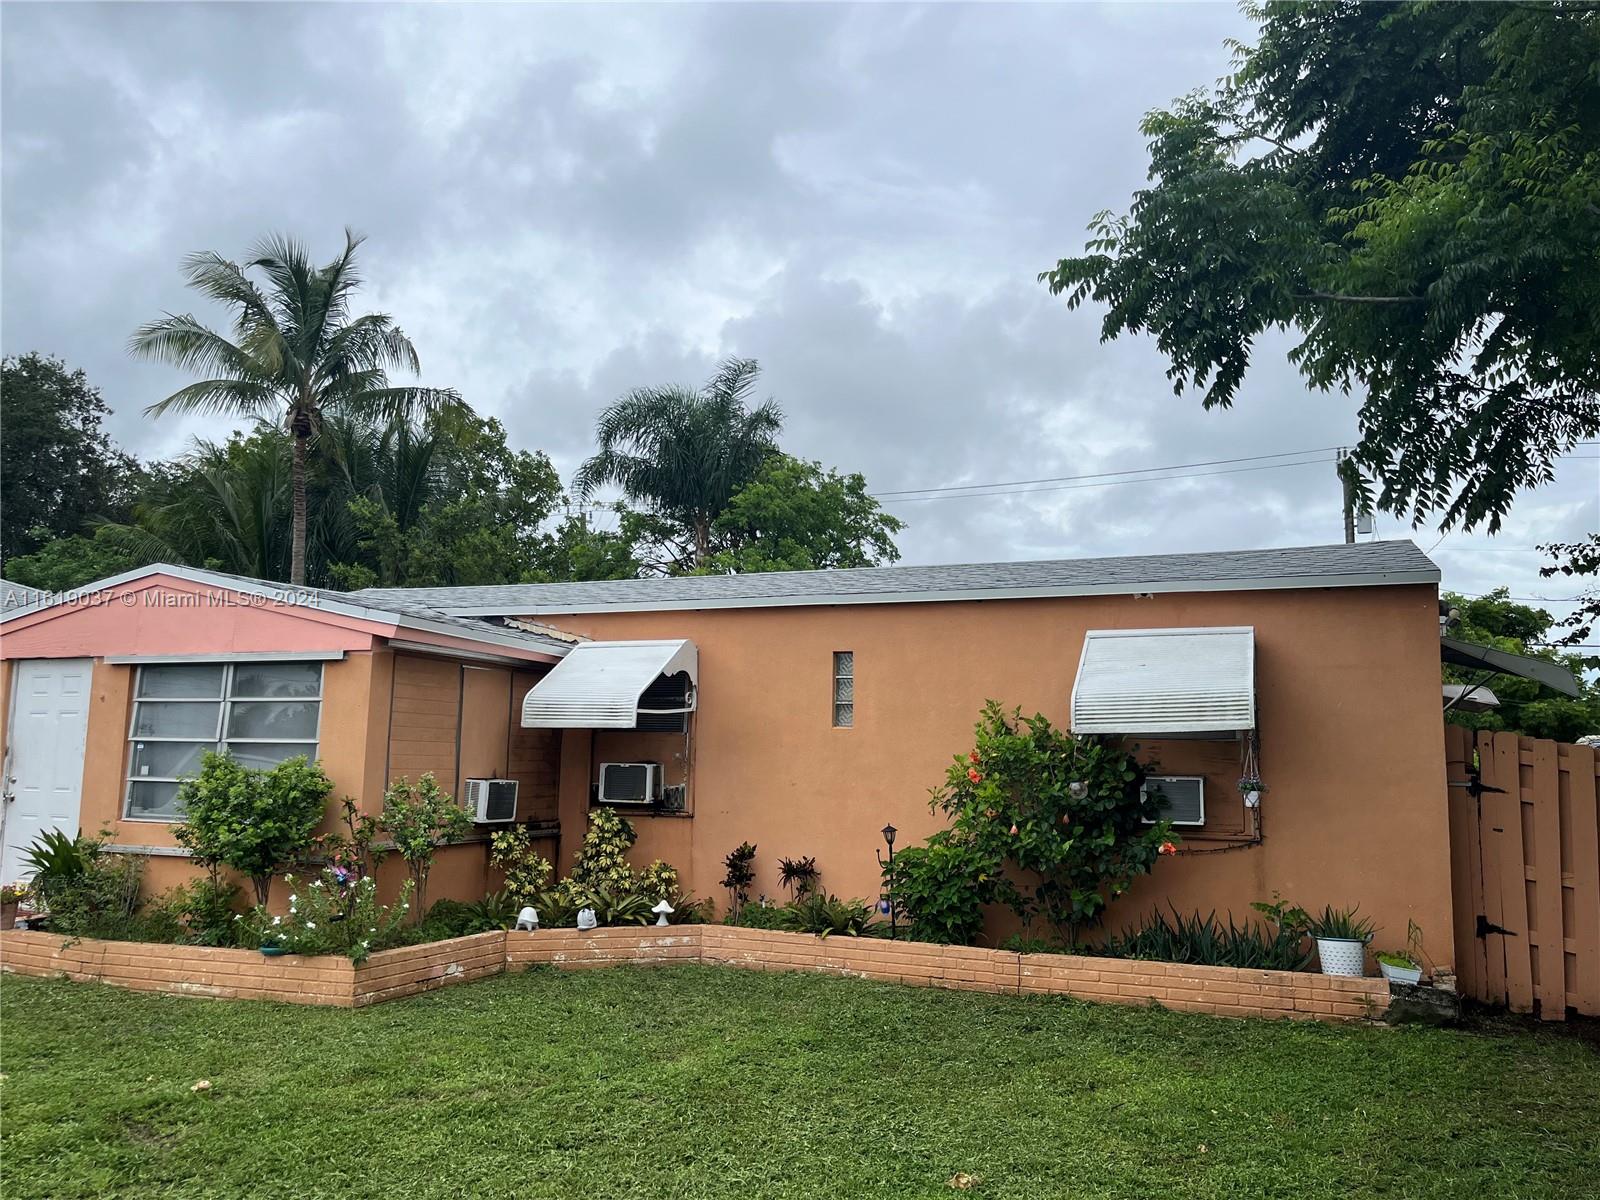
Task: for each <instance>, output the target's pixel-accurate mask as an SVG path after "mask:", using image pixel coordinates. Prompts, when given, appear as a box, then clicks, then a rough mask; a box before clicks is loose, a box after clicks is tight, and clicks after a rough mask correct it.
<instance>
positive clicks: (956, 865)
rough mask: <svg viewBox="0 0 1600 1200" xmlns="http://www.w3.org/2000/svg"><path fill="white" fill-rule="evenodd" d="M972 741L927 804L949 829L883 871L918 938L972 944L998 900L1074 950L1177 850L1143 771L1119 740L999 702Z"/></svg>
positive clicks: (988, 710) (900, 856)
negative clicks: (1079, 732) (1112, 905)
mask: <svg viewBox="0 0 1600 1200" xmlns="http://www.w3.org/2000/svg"><path fill="white" fill-rule="evenodd" d="M975 742H976V744H975V745H974V747H973V748H972V749H971V750H969V751H968V752H967V753H965V754H962V755H959V756H957V757H956V759H955V760H954V761H953V762H952V764H951V766H950V769H949V772H948V773H947V774H946V777H945V781H944V784H943V786H941V787H938V788H935V789H934V791H933V795H932V799H931V801H930V804H931V806H932V807H933V809H934V810H935V811H936V812H942V813H944V814H945V815H946V816H947V817H948V818H949V819H950V827H949V828H948V829H944V830H941V831H939V832H938V833H936V834H934V835H933V836H932V837H931V838H929V839H928V840H927V842H926V843H924V844H923V845H921V846H911V847H907V848H906V849H905V850H902V851H901V852H900V853H899V854H897V855H896V856H895V861H894V866H893V868H891V869H886V872H885V874H886V880H885V882H886V886H887V891H888V894H889V898H890V900H891V902H893V903H894V904H895V905H896V906H897V908H898V910H899V911H900V912H901V913H903V914H905V915H906V917H907V918H908V919H909V920H910V922H911V928H912V934H913V936H915V937H924V938H928V939H929V940H933V941H944V942H970V941H972V940H973V938H975V937H976V936H977V934H978V932H979V930H980V929H981V928H982V924H983V911H984V907H985V906H986V905H989V904H994V903H1002V904H1005V905H1007V906H1009V907H1010V908H1011V909H1012V910H1013V911H1014V912H1016V913H1017V915H1018V916H1020V917H1021V918H1022V920H1023V923H1024V924H1025V925H1030V926H1031V924H1032V923H1033V921H1034V920H1036V919H1038V920H1042V921H1044V922H1045V923H1046V924H1047V925H1049V927H1050V928H1051V929H1052V930H1053V931H1054V933H1055V935H1056V936H1057V937H1059V938H1060V939H1062V940H1063V941H1064V942H1066V943H1067V944H1069V945H1070V944H1073V943H1075V942H1076V941H1077V940H1078V939H1079V936H1080V934H1081V933H1082V932H1083V931H1084V930H1085V929H1087V928H1089V927H1091V926H1093V925H1095V924H1096V923H1097V922H1098V921H1099V920H1100V918H1101V915H1102V914H1103V913H1104V911H1105V907H1106V905H1107V904H1108V903H1109V902H1110V901H1111V900H1113V899H1115V898H1116V897H1117V896H1120V895H1121V894H1122V893H1123V892H1125V891H1126V890H1127V889H1128V887H1129V886H1130V885H1131V884H1132V882H1133V880H1134V879H1135V878H1137V877H1138V876H1140V875H1143V874H1145V873H1146V872H1148V871H1149V870H1150V868H1151V867H1152V866H1154V865H1155V862H1156V859H1157V858H1158V857H1159V856H1160V855H1161V854H1163V853H1171V852H1173V850H1174V849H1175V847H1174V845H1173V843H1172V841H1171V838H1172V827H1171V825H1170V823H1168V822H1166V821H1164V820H1161V819H1160V807H1159V804H1158V802H1157V801H1156V799H1155V798H1153V797H1151V796H1149V795H1147V794H1146V793H1145V791H1144V788H1143V783H1144V778H1145V769H1144V768H1143V767H1142V766H1140V764H1139V763H1138V761H1137V760H1136V759H1135V758H1134V757H1133V755H1132V754H1130V753H1129V752H1128V750H1127V749H1126V748H1125V747H1124V746H1123V745H1122V744H1121V742H1120V741H1117V740H1113V739H1106V738H1099V737H1074V736H1073V735H1072V734H1070V733H1068V732H1066V731H1064V730H1060V729H1057V728H1055V727H1054V726H1053V725H1051V723H1050V722H1049V720H1047V719H1046V718H1045V717H1044V716H1042V715H1034V716H1032V717H1024V716H1022V713H1021V711H1020V710H1015V709H1014V710H1012V711H1010V712H1007V711H1006V710H1005V709H1003V708H1002V707H1001V706H1000V705H999V704H997V703H996V702H994V701H992V700H991V701H990V702H989V703H988V704H987V705H985V706H984V710H983V715H982V717H981V718H980V719H979V721H978V724H977V727H976V738H975Z"/></svg>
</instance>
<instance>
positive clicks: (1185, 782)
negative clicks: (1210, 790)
mask: <svg viewBox="0 0 1600 1200" xmlns="http://www.w3.org/2000/svg"><path fill="white" fill-rule="evenodd" d="M1144 790H1145V793H1146V794H1147V795H1148V794H1149V793H1151V792H1156V793H1158V794H1159V795H1160V798H1161V816H1162V819H1163V820H1167V821H1171V822H1172V823H1173V824H1174V825H1204V824H1205V823H1206V781H1205V779H1204V778H1203V777H1202V776H1199V775H1150V776H1147V777H1146V778H1145V781H1144ZM1145 824H1146V825H1149V824H1153V822H1150V821H1146V822H1145Z"/></svg>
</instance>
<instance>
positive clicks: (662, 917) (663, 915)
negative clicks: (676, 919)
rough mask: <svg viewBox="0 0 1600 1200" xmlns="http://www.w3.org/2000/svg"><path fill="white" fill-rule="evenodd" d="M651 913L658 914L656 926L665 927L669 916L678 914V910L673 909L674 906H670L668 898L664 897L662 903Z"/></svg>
mask: <svg viewBox="0 0 1600 1200" xmlns="http://www.w3.org/2000/svg"><path fill="white" fill-rule="evenodd" d="M650 911H651V912H653V913H655V914H656V924H657V925H665V924H666V923H667V914H669V913H673V912H676V911H677V909H675V908H673V907H672V905H670V904H668V903H667V898H666V897H665V896H663V897H662V898H661V903H660V904H658V905H656V906H655V907H654V908H652V909H651V910H650Z"/></svg>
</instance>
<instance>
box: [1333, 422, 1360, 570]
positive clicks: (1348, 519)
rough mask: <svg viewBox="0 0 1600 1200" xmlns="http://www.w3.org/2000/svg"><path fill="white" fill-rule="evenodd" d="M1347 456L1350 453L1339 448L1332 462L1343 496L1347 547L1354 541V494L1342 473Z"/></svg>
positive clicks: (1343, 472) (1346, 477) (1348, 479)
mask: <svg viewBox="0 0 1600 1200" xmlns="http://www.w3.org/2000/svg"><path fill="white" fill-rule="evenodd" d="M1349 454H1350V452H1349V451H1348V450H1346V449H1345V448H1344V447H1343V446H1341V447H1339V457H1338V458H1336V459H1335V460H1334V462H1335V463H1336V464H1337V465H1336V466H1335V467H1334V471H1335V472H1337V473H1338V476H1339V490H1340V492H1341V493H1343V495H1344V541H1345V545H1347V546H1348V545H1353V544H1354V543H1355V540H1356V492H1355V488H1354V487H1352V486H1351V483H1350V478H1349V476H1348V475H1346V474H1345V471H1344V461H1345V459H1346V458H1348V457H1349Z"/></svg>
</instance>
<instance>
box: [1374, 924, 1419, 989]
mask: <svg viewBox="0 0 1600 1200" xmlns="http://www.w3.org/2000/svg"><path fill="white" fill-rule="evenodd" d="M1378 970H1380V971H1382V972H1383V977H1384V978H1385V979H1387V980H1388V981H1389V982H1390V983H1413V984H1414V983H1421V982H1422V930H1421V929H1420V928H1418V927H1417V923H1416V922H1415V921H1407V922H1406V948H1405V949H1404V950H1385V951H1384V952H1383V953H1382V954H1379V955H1378Z"/></svg>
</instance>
